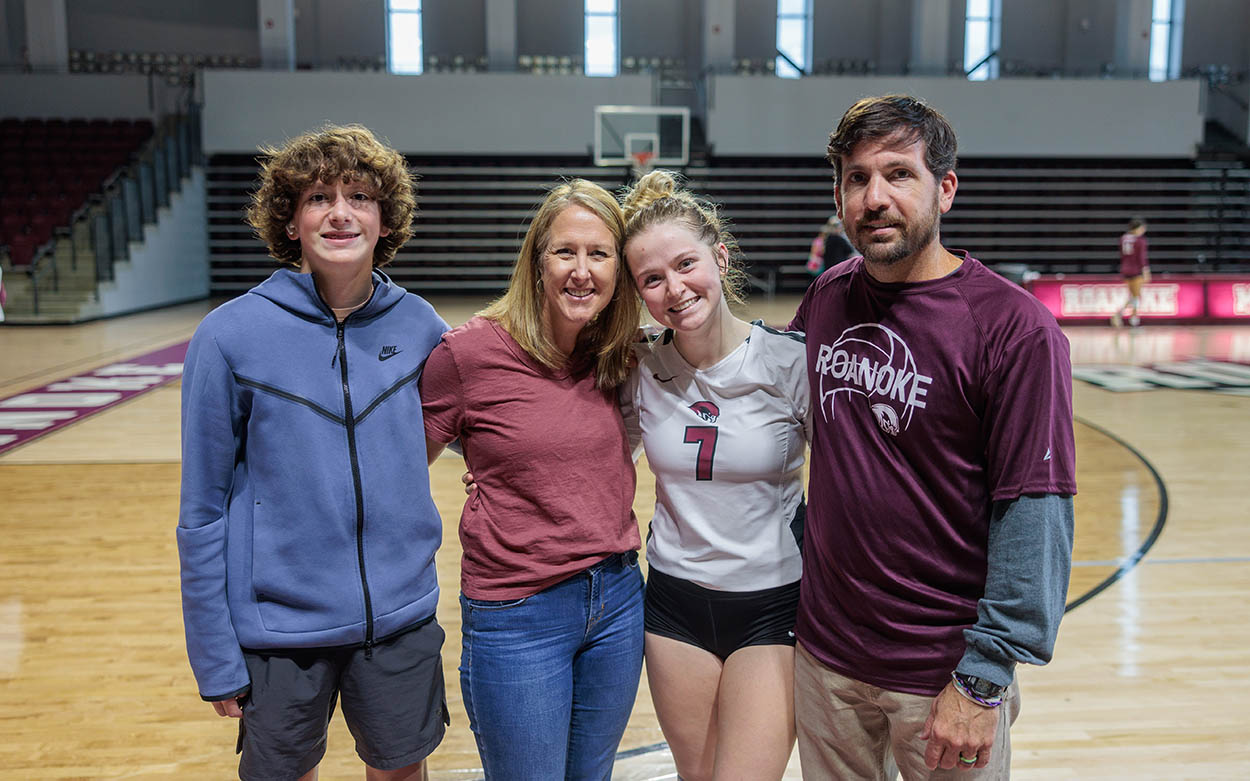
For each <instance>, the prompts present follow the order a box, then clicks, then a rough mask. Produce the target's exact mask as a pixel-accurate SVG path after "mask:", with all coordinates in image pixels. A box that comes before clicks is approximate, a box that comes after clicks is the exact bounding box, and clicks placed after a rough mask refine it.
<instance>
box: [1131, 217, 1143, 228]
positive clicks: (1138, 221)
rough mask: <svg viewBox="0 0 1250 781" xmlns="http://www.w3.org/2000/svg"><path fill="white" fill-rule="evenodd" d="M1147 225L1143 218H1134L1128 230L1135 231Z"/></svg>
mask: <svg viewBox="0 0 1250 781" xmlns="http://www.w3.org/2000/svg"><path fill="white" fill-rule="evenodd" d="M1145 224H1146V220H1144V219H1143V218H1141V217H1134V218H1133V219H1131V220H1129V221H1128V229H1129V230H1131V231H1135V230H1137V229H1138V228H1140V227H1141V226H1143V225H1145Z"/></svg>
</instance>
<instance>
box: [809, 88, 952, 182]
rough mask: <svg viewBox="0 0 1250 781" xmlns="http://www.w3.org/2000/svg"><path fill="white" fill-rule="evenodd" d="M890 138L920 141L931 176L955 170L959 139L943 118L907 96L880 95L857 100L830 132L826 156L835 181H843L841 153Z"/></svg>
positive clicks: (905, 141)
mask: <svg viewBox="0 0 1250 781" xmlns="http://www.w3.org/2000/svg"><path fill="white" fill-rule="evenodd" d="M892 137H898V140H899V141H900V142H901V143H903V144H911V143H915V142H916V141H923V142H924V162H925V166H926V167H927V168H928V169H929V171H931V172H932V173H933V176H934V178H936V179H941V178H942V177H943V176H945V175H946V172H947V171H953V170H955V152H956V149H957V147H958V142H957V141H956V140H955V129H954V128H952V127H951V125H950V123H949V122H947V121H946V117H944V116H942V115H941V114H939V113H938V112H937V111H935V110H934V109H932V108H930V107H929V105H928V104H927V103H925V102H924V101H922V100H919V99H917V98H913V97H911V96H910V95H882V96H880V97H875V98H861V99H860V100H858V101H856V103H855V105H853V106H851V107H850V108H849V109H847V110H846V113H845V114H843V115H842V119H841V121H839V122H838V126H837V128H836V129H835V130H834V131H833V132H832V133H830V134H829V149H828V152H829V154H828V158H827V159H828V160H829V162H830V163H832V164H833V171H834V181H835V182H841V181H842V156H843V155H849V154H850V153H851V151H852V150H853V149H855V147H856V146H858V145H859V144H860V143H861V142H863V141H881V140H883V139H887V138H892Z"/></svg>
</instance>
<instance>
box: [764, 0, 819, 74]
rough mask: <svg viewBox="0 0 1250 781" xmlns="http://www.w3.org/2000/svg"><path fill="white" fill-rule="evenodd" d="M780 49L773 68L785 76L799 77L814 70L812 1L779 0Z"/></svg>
mask: <svg viewBox="0 0 1250 781" xmlns="http://www.w3.org/2000/svg"><path fill="white" fill-rule="evenodd" d="M777 51H778V52H779V54H778V56H777V65H776V67H775V68H774V69H773V70H774V71H775V72H776V74H777V75H778V76H780V77H781V78H783V79H797V78H798V77H800V76H802V75H803V74H804V73H805V72H807V71H809V70H810V69H811V56H812V0H777ZM781 54H784V55H785V56H786V57H789V58H790V62H793V63H794V65H791V64H790V63H789V62H786V59H785V57H782V56H780V55H781ZM795 65H797V66H798V67H797V68H796V67H795Z"/></svg>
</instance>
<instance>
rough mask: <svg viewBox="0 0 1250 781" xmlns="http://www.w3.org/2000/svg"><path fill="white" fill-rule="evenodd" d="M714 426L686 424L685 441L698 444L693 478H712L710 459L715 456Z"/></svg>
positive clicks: (715, 434) (715, 431)
mask: <svg viewBox="0 0 1250 781" xmlns="http://www.w3.org/2000/svg"><path fill="white" fill-rule="evenodd" d="M716 436H717V430H716V426H686V438H685V440H684V441H685V443H686V444H687V445H698V446H699V451H698V454H697V456H696V460H695V466H694V479H695V480H711V479H712V461H713V460H714V459H715V458H716Z"/></svg>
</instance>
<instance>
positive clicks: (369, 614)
mask: <svg viewBox="0 0 1250 781" xmlns="http://www.w3.org/2000/svg"><path fill="white" fill-rule="evenodd" d="M335 331H336V334H337V336H338V342H339V344H338V352H337V353H336V355H337V357H338V360H339V376H340V377H342V379H343V419H344V423H345V424H346V426H347V452H348V454H349V455H350V456H351V460H352V488H353V489H354V491H355V493H356V558H357V560H358V562H359V564H360V588H361V590H362V591H363V592H364V595H365V658H366V659H369V658H371V657H372V656H373V599H372V597H371V596H370V594H369V579H368V578H367V577H366V575H365V497H364V490H363V488H362V486H361V484H360V459H359V457H358V456H357V455H356V421H355V416H354V414H353V413H352V392H351V388H350V387H349V386H348V384H347V345H346V343H345V340H344V339H343V323H342V322H339V323H336V324H335ZM331 365H333V364H331Z"/></svg>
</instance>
